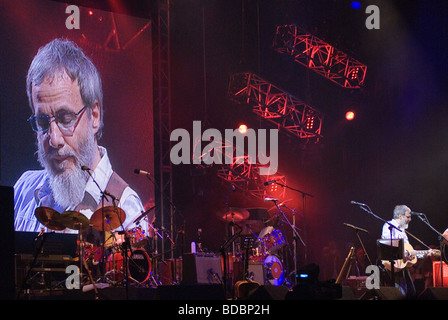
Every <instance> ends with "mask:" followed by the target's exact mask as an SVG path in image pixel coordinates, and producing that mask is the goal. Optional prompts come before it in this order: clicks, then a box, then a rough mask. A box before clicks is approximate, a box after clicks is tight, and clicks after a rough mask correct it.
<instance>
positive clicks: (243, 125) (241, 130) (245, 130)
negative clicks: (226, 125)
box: [238, 124, 247, 134]
mask: <svg viewBox="0 0 448 320" xmlns="http://www.w3.org/2000/svg"><path fill="white" fill-rule="evenodd" d="M238 130H239V131H240V133H242V134H245V133H246V132H247V126H246V125H245V124H240V126H239V127H238Z"/></svg>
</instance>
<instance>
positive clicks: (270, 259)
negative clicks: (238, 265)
mask: <svg viewBox="0 0 448 320" xmlns="http://www.w3.org/2000/svg"><path fill="white" fill-rule="evenodd" d="M218 218H220V219H221V220H223V221H225V222H227V223H228V224H229V225H230V227H231V232H232V237H231V239H232V240H234V241H232V240H231V242H232V254H231V255H230V257H229V263H235V262H239V261H244V262H246V263H245V267H244V268H245V269H246V270H244V271H243V272H244V274H245V276H244V277H243V278H246V279H250V280H252V281H256V282H262V283H260V284H261V285H264V284H271V285H276V286H279V285H282V284H284V283H285V281H286V277H285V269H284V255H283V253H282V248H283V247H284V246H286V245H287V241H286V239H285V237H284V236H283V233H282V231H281V230H280V229H278V228H276V227H274V226H275V222H276V221H275V220H276V219H277V218H278V216H275V215H274V216H273V217H272V218H271V217H270V215H269V213H268V212H267V210H266V209H262V208H252V209H251V208H249V209H244V208H234V207H230V208H228V210H227V211H225V212H224V213H222V212H218ZM268 224H273V225H274V226H273V225H268ZM234 227H236V228H237V229H238V231H235V230H236V229H235V228H234ZM238 240H240V241H239V242H238ZM229 246H230V244H229ZM260 264H261V265H262V268H263V275H264V279H259V278H255V279H254V274H253V273H252V272H250V271H251V270H250V269H251V268H250V265H260ZM226 269H227V271H228V272H229V276H230V277H231V276H232V273H233V274H235V270H234V269H235V268H234V267H233V266H232V265H229V266H228V268H226ZM224 272H226V270H224ZM237 278H238V276H237ZM240 278H241V277H240Z"/></svg>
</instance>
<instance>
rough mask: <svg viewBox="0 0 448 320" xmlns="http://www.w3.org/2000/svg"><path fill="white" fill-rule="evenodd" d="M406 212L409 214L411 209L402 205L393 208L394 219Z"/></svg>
mask: <svg viewBox="0 0 448 320" xmlns="http://www.w3.org/2000/svg"><path fill="white" fill-rule="evenodd" d="M407 211H409V212H411V209H410V208H409V207H408V206H406V205H404V204H401V205H398V206H395V208H394V219H397V218H398V217H399V216H400V215H402V216H404V215H405V214H406V212H407Z"/></svg>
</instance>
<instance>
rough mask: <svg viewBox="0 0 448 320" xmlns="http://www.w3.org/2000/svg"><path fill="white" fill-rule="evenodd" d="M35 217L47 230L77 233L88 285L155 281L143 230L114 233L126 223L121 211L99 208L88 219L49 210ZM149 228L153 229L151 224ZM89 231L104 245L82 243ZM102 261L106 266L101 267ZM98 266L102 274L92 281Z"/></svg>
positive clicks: (114, 207) (146, 236) (118, 209)
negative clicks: (93, 272)
mask: <svg viewBox="0 0 448 320" xmlns="http://www.w3.org/2000/svg"><path fill="white" fill-rule="evenodd" d="M152 209H154V207H152V208H151V209H149V210H147V211H145V212H143V213H142V214H141V215H140V216H139V217H138V218H137V219H136V220H135V221H140V220H141V219H142V218H144V217H145V216H148V215H149V214H150V211H152ZM34 214H35V216H36V218H37V220H38V221H39V222H40V223H41V224H42V225H44V226H45V227H47V228H48V229H50V230H54V231H59V232H63V231H64V230H66V229H67V228H68V229H71V230H76V231H78V253H79V257H78V258H79V262H80V270H81V275H83V273H82V270H84V269H86V271H87V274H86V275H88V278H87V279H90V280H87V281H90V282H91V283H92V284H93V285H94V283H95V282H104V283H108V284H110V285H123V284H128V283H133V284H136V285H144V284H146V283H148V282H150V281H153V280H154V279H153V278H152V277H151V266H152V263H151V259H150V257H149V255H148V253H147V251H146V247H147V245H148V244H149V242H150V237H149V235H148V234H145V230H143V229H142V228H141V227H140V226H138V225H137V226H136V227H134V228H132V229H129V230H126V231H115V230H116V229H119V228H120V227H121V226H122V223H123V222H124V221H125V219H126V213H125V212H124V211H123V210H122V209H121V208H119V207H117V206H105V207H101V208H99V209H97V210H96V211H95V212H94V213H93V214H92V216H91V218H90V219H88V218H87V217H86V216H85V215H83V214H82V213H80V212H77V211H65V212H62V213H59V212H57V211H56V210H54V209H52V208H49V207H38V208H36V210H35V212H34ZM148 225H149V226H150V227H151V228H153V226H152V224H151V223H148ZM92 229H93V230H96V232H100V234H102V236H101V237H102V239H104V241H102V243H100V244H99V245H96V244H93V243H90V242H88V241H86V240H84V238H86V236H85V235H86V234H88V233H89V232H92ZM153 229H154V228H153ZM154 230H155V229H154ZM155 231H156V230H155ZM94 232H95V231H94ZM41 234H42V232H41ZM76 260H77V259H75V261H76ZM103 261H105V263H103V264H102V262H103ZM100 264H102V266H103V270H102V271H101V270H100V272H99V274H100V278H99V279H98V280H94V279H93V276H92V269H94V268H95V269H96V267H97V266H98V265H100ZM100 269H101V268H100ZM126 279H128V280H129V281H127V280H126ZM154 281H155V280H154Z"/></svg>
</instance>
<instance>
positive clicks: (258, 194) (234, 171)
mask: <svg viewBox="0 0 448 320" xmlns="http://www.w3.org/2000/svg"><path fill="white" fill-rule="evenodd" d="M235 160H240V161H235V162H234V163H232V164H230V165H222V166H221V167H220V168H219V170H218V177H219V178H221V179H223V180H224V181H227V182H228V183H231V184H233V185H234V186H235V188H237V189H238V190H240V191H242V192H245V193H247V194H249V195H251V196H253V197H255V198H258V199H261V200H263V199H264V198H266V197H273V198H277V199H279V200H280V201H282V200H284V197H285V191H286V190H285V188H283V187H281V186H280V185H278V184H276V183H271V184H269V185H265V183H266V182H268V181H273V180H275V181H277V182H279V183H281V184H283V185H286V178H285V176H282V175H279V174H278V173H277V174H275V175H260V174H259V172H260V167H261V165H259V164H251V163H248V161H247V160H248V159H247V156H246V155H245V156H243V157H242V158H240V159H235ZM241 160H243V161H241Z"/></svg>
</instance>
